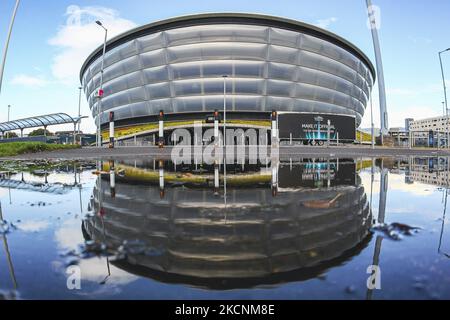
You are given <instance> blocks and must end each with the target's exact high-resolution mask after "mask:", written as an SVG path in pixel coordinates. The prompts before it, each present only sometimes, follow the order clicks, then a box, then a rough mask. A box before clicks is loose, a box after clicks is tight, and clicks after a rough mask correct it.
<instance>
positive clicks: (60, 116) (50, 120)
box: [0, 113, 86, 134]
mask: <svg viewBox="0 0 450 320" xmlns="http://www.w3.org/2000/svg"><path fill="white" fill-rule="evenodd" d="M83 118H86V117H71V116H69V115H68V114H66V113H54V114H47V115H43V116H36V117H30V118H25V119H19V120H13V121H9V122H3V123H0V132H1V133H2V134H3V133H5V132H7V131H13V130H20V131H23V130H24V129H29V128H36V127H44V128H47V127H48V126H52V125H58V124H67V123H72V124H73V125H74V126H75V125H76V124H77V123H78V122H80V121H81V119H83Z"/></svg>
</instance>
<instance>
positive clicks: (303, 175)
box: [278, 159, 356, 188]
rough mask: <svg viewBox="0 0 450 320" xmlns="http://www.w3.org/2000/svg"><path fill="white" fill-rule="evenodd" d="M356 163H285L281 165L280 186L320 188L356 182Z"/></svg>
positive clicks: (308, 161) (341, 161)
mask: <svg viewBox="0 0 450 320" xmlns="http://www.w3.org/2000/svg"><path fill="white" fill-rule="evenodd" d="M355 172H356V163H355V162H354V161H353V160H348V161H345V160H344V161H343V160H340V161H339V163H338V162H337V160H330V161H326V160H321V159H316V160H312V159H309V160H306V159H305V160H304V161H303V163H301V164H295V165H294V166H292V167H291V166H290V165H289V164H284V165H282V166H280V169H279V173H278V179H279V181H278V183H279V187H280V188H298V187H305V188H320V187H323V186H327V184H328V180H329V182H330V187H335V186H340V185H347V186H352V185H355V184H356V181H355Z"/></svg>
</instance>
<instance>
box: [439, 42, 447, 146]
mask: <svg viewBox="0 0 450 320" xmlns="http://www.w3.org/2000/svg"><path fill="white" fill-rule="evenodd" d="M447 51H450V48H447V49H445V50H442V51H440V52H439V63H440V65H441V73H442V84H443V86H444V103H445V132H446V133H447V148H448V147H449V138H450V132H449V130H448V103H447V86H446V85H445V75H444V67H443V65H442V56H441V55H442V54H443V53H444V52H447Z"/></svg>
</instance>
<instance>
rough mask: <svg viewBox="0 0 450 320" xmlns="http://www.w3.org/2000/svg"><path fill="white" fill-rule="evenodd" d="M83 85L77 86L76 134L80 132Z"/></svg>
mask: <svg viewBox="0 0 450 320" xmlns="http://www.w3.org/2000/svg"><path fill="white" fill-rule="evenodd" d="M82 89H83V87H78V90H79V94H78V134H80V126H81V121H80V119H81V90H82ZM80 144H81V136H80Z"/></svg>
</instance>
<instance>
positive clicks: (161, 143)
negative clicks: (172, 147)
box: [158, 110, 164, 149]
mask: <svg viewBox="0 0 450 320" xmlns="http://www.w3.org/2000/svg"><path fill="white" fill-rule="evenodd" d="M158 137H159V141H158V146H159V148H160V149H162V148H164V111H162V110H161V111H160V112H159V132H158Z"/></svg>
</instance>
